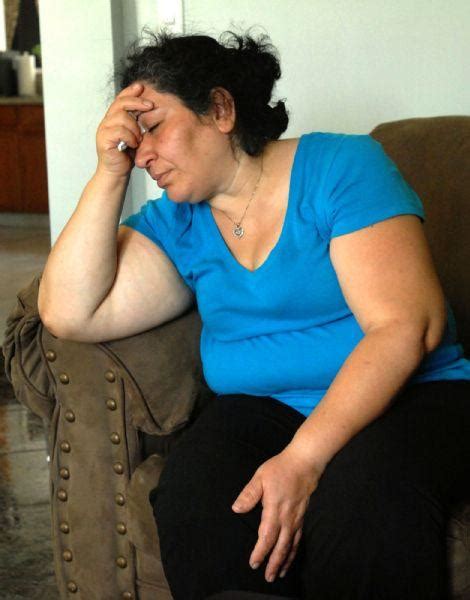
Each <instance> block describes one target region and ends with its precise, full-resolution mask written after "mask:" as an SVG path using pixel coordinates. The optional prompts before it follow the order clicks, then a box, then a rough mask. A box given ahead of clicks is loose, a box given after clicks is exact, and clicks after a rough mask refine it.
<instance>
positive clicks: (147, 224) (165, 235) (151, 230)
mask: <svg viewBox="0 0 470 600" xmlns="http://www.w3.org/2000/svg"><path fill="white" fill-rule="evenodd" d="M189 217H190V211H189V209H188V207H187V206H185V204H176V203H175V202H172V201H171V200H169V198H168V197H167V195H166V192H164V193H163V195H162V196H161V198H157V199H156V200H148V201H147V202H146V203H145V204H144V205H142V207H141V208H140V210H139V212H136V213H134V214H133V215H130V216H129V217H127V218H126V219H124V221H122V222H121V225H125V226H126V227H131V228H132V229H135V230H136V231H138V232H139V233H142V234H143V235H145V236H146V237H148V238H149V239H150V240H151V241H152V242H154V243H155V244H156V245H157V246H158V247H159V248H161V249H162V250H163V252H165V254H166V255H167V256H168V258H169V259H170V260H171V261H172V262H173V264H174V265H175V267H176V269H177V270H178V272H179V273H180V275H181V276H182V277H183V279H184V281H185V282H186V284H187V285H188V286H189V287H190V288H191V290H192V291H194V283H193V280H192V277H191V275H190V273H189V272H188V270H187V269H186V268H185V266H184V263H185V260H184V256H183V255H182V253H181V249H180V244H179V243H178V242H179V240H180V238H181V236H182V235H183V234H184V232H185V231H186V230H187V229H188V227H189V223H188V219H189Z"/></svg>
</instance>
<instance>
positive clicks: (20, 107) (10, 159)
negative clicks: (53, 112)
mask: <svg viewBox="0 0 470 600" xmlns="http://www.w3.org/2000/svg"><path fill="white" fill-rule="evenodd" d="M0 212H15V213H48V212H49V207H48V201H47V168H46V140H45V134H44V108H43V106H42V105H41V104H1V105H0Z"/></svg>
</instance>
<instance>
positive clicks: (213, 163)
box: [39, 33, 470, 600]
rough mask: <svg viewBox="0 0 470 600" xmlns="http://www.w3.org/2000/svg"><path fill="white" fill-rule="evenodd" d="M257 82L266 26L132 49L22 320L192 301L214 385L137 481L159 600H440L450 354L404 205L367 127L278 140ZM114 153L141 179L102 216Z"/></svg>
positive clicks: (455, 393) (467, 376)
mask: <svg viewBox="0 0 470 600" xmlns="http://www.w3.org/2000/svg"><path fill="white" fill-rule="evenodd" d="M279 77H280V67H279V62H278V59H277V57H276V54H275V51H274V49H273V48H272V46H271V45H270V44H268V42H267V38H261V39H259V40H258V41H256V40H255V39H253V38H252V37H250V36H249V35H247V36H236V35H235V34H232V35H228V36H227V37H225V38H222V39H221V42H217V41H216V40H214V39H212V38H210V37H207V36H191V35H187V36H172V35H168V34H165V33H163V34H159V35H156V36H154V39H153V40H152V42H151V43H149V44H146V45H144V46H142V47H134V48H133V49H132V50H131V52H130V54H129V56H128V57H127V61H126V62H125V63H124V65H123V71H122V73H121V88H123V89H122V91H121V92H120V93H119V94H118V95H117V97H116V99H115V101H114V102H113V103H112V104H111V106H110V107H109V109H108V111H107V113H106V115H105V117H104V119H103V121H102V122H101V124H100V126H99V128H98V131H97V153H98V165H97V170H96V173H95V174H94V176H93V177H92V179H91V180H90V182H89V183H88V184H87V186H86V188H85V190H84V192H83V194H82V197H81V198H80V202H79V205H78V207H77V209H76V211H75V212H74V214H73V216H72V218H71V219H70V221H69V223H68V224H67V226H66V227H65V229H64V231H63V232H62V234H61V236H60V237H59V239H58V240H57V242H56V244H55V246H54V248H53V249H52V251H51V254H50V256H49V259H48V262H47V265H46V268H45V270H44V273H43V277H42V280H41V287H40V291H39V310H40V314H41V317H42V319H43V321H44V322H45V324H46V326H47V327H48V328H49V329H50V330H51V331H52V332H53V333H54V334H55V335H59V336H63V337H68V338H70V339H74V340H78V341H89V342H91V341H92V342H95V341H102V340H109V339H115V338H121V337H125V336H128V335H132V334H136V333H138V332H141V331H144V330H146V329H149V328H151V327H154V326H156V325H158V324H160V323H163V322H165V321H168V320H170V319H172V318H174V317H176V316H177V315H179V314H181V313H182V312H184V311H185V310H186V309H188V308H189V307H190V306H191V305H192V304H193V303H194V302H195V301H196V302H197V304H198V309H199V312H200V314H201V318H202V321H203V330H202V337H201V356H202V360H203V366H204V374H205V377H206V380H207V383H208V384H209V386H210V387H211V388H212V389H213V390H214V391H215V392H216V393H217V394H218V397H217V399H216V401H214V402H211V403H210V404H209V406H208V407H206V408H205V410H204V411H203V412H202V414H201V415H200V416H199V417H198V419H197V420H196V422H195V423H194V424H193V425H192V426H191V428H190V429H189V430H188V431H187V432H186V433H185V435H184V436H183V437H182V438H181V441H180V442H179V444H178V446H176V447H175V448H174V450H173V451H172V453H171V454H170V456H169V458H168V461H167V463H166V465H165V469H164V471H163V473H162V476H161V479H160V484H159V487H158V488H157V489H156V490H154V491H153V492H152V493H151V495H150V501H151V502H152V504H153V506H154V513H155V517H156V522H157V524H158V530H159V538H160V546H161V551H162V560H163V565H164V569H165V574H166V576H167V579H168V582H169V585H170V588H171V591H172V594H173V596H174V598H175V600H183V599H184V600H188V599H197V600H199V599H203V598H206V597H208V596H210V595H211V594H214V593H216V592H219V591H222V590H246V591H253V592H258V593H261V594H262V593H265V594H277V595H278V596H281V597H301V598H305V599H313V598H315V599H326V598H334V599H335V600H337V599H339V598H348V599H349V598H351V599H352V598H354V599H356V598H357V599H359V598H360V599H368V600H370V599H374V598H400V599H401V600H403V599H407V598H410V599H411V598H413V600H417V599H420V598H422V599H423V600H424V599H426V600H430V599H434V598H436V599H437V598H439V599H440V598H444V597H445V595H446V585H447V581H446V569H445V563H446V561H445V529H446V513H447V510H448V506H449V505H450V503H451V502H453V501H455V500H456V499H459V498H463V497H465V494H468V492H469V490H468V483H467V480H468V475H467V473H466V470H467V468H466V465H467V464H468V461H469V460H470V441H469V440H468V439H467V438H468V435H467V431H468V427H469V425H470V403H469V390H470V383H469V380H470V363H469V361H467V360H466V359H464V358H463V357H462V354H461V350H460V346H458V345H457V344H456V341H455V339H453V337H452V333H451V331H450V329H449V327H448V325H447V321H448V316H449V315H448V313H447V311H446V305H445V299H444V297H443V293H442V289H441V287H440V284H439V282H438V279H437V276H436V273H435V270H434V267H433V265H432V261H431V257H430V253H429V249H428V247H427V244H426V241H425V237H424V234H423V229H422V223H421V221H422V220H423V218H424V215H423V208H422V205H421V202H420V200H419V198H417V196H416V194H415V193H414V191H413V190H412V189H411V188H410V187H409V186H408V185H407V184H406V183H405V182H404V180H403V179H402V177H401V175H400V174H399V172H398V171H397V169H396V167H395V165H394V163H393V162H392V161H391V160H390V159H389V158H388V157H387V156H386V154H385V153H384V151H383V149H382V147H381V145H380V144H379V143H377V142H375V141H374V140H373V139H372V138H370V137H369V136H367V135H343V134H333V133H323V132H314V133H307V134H304V135H302V136H301V137H300V138H298V139H297V138H295V139H283V140H279V137H280V135H281V134H282V133H283V132H284V131H285V129H286V128H287V123H288V118H287V113H286V110H285V106H284V103H283V102H278V103H277V104H276V105H275V106H274V107H272V106H270V105H269V102H270V100H271V94H272V89H273V85H274V83H275V81H276V80H277V79H279ZM123 144H125V145H127V148H128V150H127V151H120V150H122V149H123ZM118 146H119V149H118ZM134 164H135V165H136V166H137V167H139V168H142V169H144V168H145V169H146V170H147V172H148V173H149V174H150V176H151V177H152V178H153V179H155V180H156V181H157V183H158V186H159V187H160V188H163V189H164V193H163V195H162V197H161V198H160V199H159V200H158V201H153V200H152V201H149V202H147V203H146V204H145V205H144V206H143V207H142V209H141V211H140V212H139V213H137V214H135V215H132V216H131V217H129V218H128V219H126V220H125V221H124V223H123V224H122V225H121V226H120V227H118V224H119V217H120V213H121V210H122V203H123V200H124V195H125V191H126V189H127V184H128V180H129V175H130V172H131V170H132V168H133V166H134ZM116 231H117V235H116ZM78 257H80V260H79V261H78V260H77V258H78ZM67 267H69V268H67ZM77 271H78V273H77ZM72 272H73V274H72ZM68 274H70V275H69V276H68ZM77 275H78V276H77ZM64 290H65V291H64ZM64 306H67V310H66V311H64V309H63V307H64ZM61 308H62V312H59V311H60V309H61ZM450 431H452V434H450Z"/></svg>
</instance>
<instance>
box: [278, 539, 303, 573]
mask: <svg viewBox="0 0 470 600" xmlns="http://www.w3.org/2000/svg"><path fill="white" fill-rule="evenodd" d="M301 537H302V529H298V530H297V531H296V533H295V536H294V541H293V542H292V548H291V550H290V552H289V556H288V557H287V560H286V561H285V563H284V564H283V565H282V567H281V572H280V573H279V577H285V575H286V573H287V570H288V569H289V567H290V566H291V564H292V563H293V562H294V558H295V557H296V556H297V550H298V548H299V544H300V539H301Z"/></svg>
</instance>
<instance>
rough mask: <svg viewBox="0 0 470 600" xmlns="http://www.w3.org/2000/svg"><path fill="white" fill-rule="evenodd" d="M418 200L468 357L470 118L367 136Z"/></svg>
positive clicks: (417, 123)
mask: <svg viewBox="0 0 470 600" xmlns="http://www.w3.org/2000/svg"><path fill="white" fill-rule="evenodd" d="M371 136H372V137H374V138H375V139H376V140H378V141H379V142H380V143H381V144H382V146H383V148H384V150H385V152H387V154H388V155H389V156H390V157H391V158H392V160H393V161H394V162H395V163H396V165H397V166H398V168H399V170H400V171H401V173H402V174H403V176H404V178H405V179H406V181H407V182H408V183H409V184H410V185H411V187H412V188H413V189H414V190H415V192H416V193H417V194H418V196H419V197H420V198H421V200H422V202H423V205H424V210H425V216H426V220H425V224H424V227H425V232H426V236H427V239H428V241H429V244H430V246H431V251H432V254H433V258H434V262H435V265H436V268H437V272H438V274H439V278H440V280H441V283H442V286H443V288H444V292H445V294H446V297H447V300H448V301H449V303H450V305H451V307H452V310H453V312H454V315H455V320H456V322H457V336H458V341H459V342H460V343H461V344H462V346H463V348H464V351H465V354H466V355H467V356H468V355H470V206H469V204H470V117H466V116H449V117H427V118H416V119H406V120H403V121H393V122H390V123H383V124H381V125H378V126H377V127H376V128H375V129H373V130H372V132H371Z"/></svg>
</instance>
